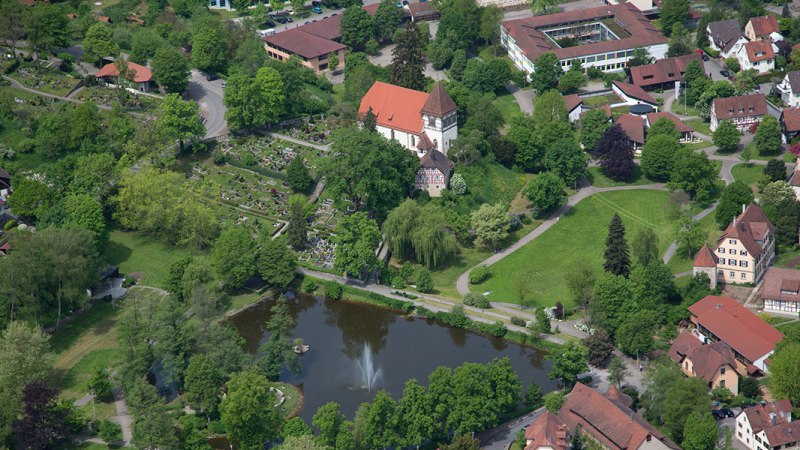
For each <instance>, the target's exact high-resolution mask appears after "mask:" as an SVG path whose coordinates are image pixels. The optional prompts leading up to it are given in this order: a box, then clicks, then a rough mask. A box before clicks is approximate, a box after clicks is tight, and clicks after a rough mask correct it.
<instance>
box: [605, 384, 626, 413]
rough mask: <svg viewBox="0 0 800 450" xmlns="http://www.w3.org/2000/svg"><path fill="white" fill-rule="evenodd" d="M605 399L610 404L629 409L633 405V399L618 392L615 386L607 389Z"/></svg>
mask: <svg viewBox="0 0 800 450" xmlns="http://www.w3.org/2000/svg"><path fill="white" fill-rule="evenodd" d="M605 397H606V398H607V399H609V400H611V401H612V402H614V403H616V404H618V405H622V406H625V407H626V408H630V407H631V405H633V399H632V398H631V396H630V395H628V394H626V393H624V392H622V391H620V390H619V388H618V387H617V385H616V384H612V385H611V386H609V387H608V390H607V391H606V395H605Z"/></svg>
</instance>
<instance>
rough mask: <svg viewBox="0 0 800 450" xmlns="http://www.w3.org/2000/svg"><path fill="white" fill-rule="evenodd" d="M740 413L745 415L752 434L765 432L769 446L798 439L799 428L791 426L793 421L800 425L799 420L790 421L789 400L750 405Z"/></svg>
mask: <svg viewBox="0 0 800 450" xmlns="http://www.w3.org/2000/svg"><path fill="white" fill-rule="evenodd" d="M742 414H744V415H745V416H746V417H747V421H748V422H749V423H750V427H751V428H752V430H753V434H758V433H760V432H762V431H764V432H765V434H766V435H767V439H768V440H769V445H770V447H774V446H776V445H783V444H788V443H791V442H795V441H798V440H800V428H797V427H796V426H792V424H793V423H795V424H799V425H800V421H794V422H792V421H790V420H791V414H792V404H791V403H790V402H789V400H779V401H777V402H769V403H765V404H760V405H754V406H750V407H748V408H745V409H744V410H743V411H742ZM773 421H774V422H773Z"/></svg>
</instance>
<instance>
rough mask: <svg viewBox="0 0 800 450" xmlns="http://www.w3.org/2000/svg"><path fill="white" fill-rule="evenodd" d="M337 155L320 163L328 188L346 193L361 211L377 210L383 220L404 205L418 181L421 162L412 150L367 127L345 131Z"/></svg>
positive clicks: (336, 146)
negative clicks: (416, 179)
mask: <svg viewBox="0 0 800 450" xmlns="http://www.w3.org/2000/svg"><path fill="white" fill-rule="evenodd" d="M331 153H332V154H333V155H336V157H335V158H325V160H324V161H323V162H322V163H321V164H320V165H321V166H322V167H321V171H322V173H323V174H324V175H325V179H326V188H327V189H330V190H331V193H332V194H333V195H334V196H336V197H341V196H342V194H344V195H346V196H347V198H349V199H350V200H351V201H352V202H353V206H354V207H355V209H356V210H357V211H360V210H361V209H362V208H366V209H368V210H372V211H375V212H376V213H377V217H378V218H379V219H383V217H385V215H386V213H387V212H388V211H389V210H391V209H392V208H394V207H395V206H397V205H398V204H400V202H401V201H403V200H404V199H405V197H406V194H407V193H408V189H409V186H411V185H412V184H413V183H414V180H415V178H416V171H417V168H418V166H419V162H418V160H417V159H416V156H414V154H413V153H412V152H409V151H408V150H407V149H406V148H405V147H403V146H402V145H400V144H399V143H398V142H396V141H393V140H392V141H390V140H387V139H386V138H384V137H383V136H381V135H379V134H378V133H372V132H369V131H367V130H352V129H349V130H343V131H342V132H341V133H338V134H336V138H335V140H334V143H333V145H332V147H331Z"/></svg>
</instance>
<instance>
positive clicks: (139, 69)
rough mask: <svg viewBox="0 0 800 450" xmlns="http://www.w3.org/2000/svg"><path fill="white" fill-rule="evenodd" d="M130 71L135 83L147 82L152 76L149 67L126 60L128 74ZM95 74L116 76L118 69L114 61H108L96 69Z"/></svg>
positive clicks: (98, 76)
mask: <svg viewBox="0 0 800 450" xmlns="http://www.w3.org/2000/svg"><path fill="white" fill-rule="evenodd" d="M131 72H133V80H132V81H133V82H135V83H147V82H149V81H150V80H151V79H152V78H153V73H152V72H150V69H148V68H147V67H145V66H140V65H139V64H136V63H135V62H132V61H128V74H130V73H131ZM95 76H96V77H97V78H107V77H118V76H119V70H117V66H116V65H115V64H114V63H109V64H106V65H105V66H103V67H102V68H101V69H100V70H99V71H97V73H96V74H95Z"/></svg>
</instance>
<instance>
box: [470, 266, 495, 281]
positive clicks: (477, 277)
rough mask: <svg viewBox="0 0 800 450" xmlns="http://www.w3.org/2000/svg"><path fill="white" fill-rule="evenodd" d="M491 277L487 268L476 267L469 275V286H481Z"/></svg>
mask: <svg viewBox="0 0 800 450" xmlns="http://www.w3.org/2000/svg"><path fill="white" fill-rule="evenodd" d="M491 276H492V273H491V272H490V271H489V268H488V267H486V266H478V267H476V268H474V269H472V271H470V273H469V282H470V284H481V283H483V282H484V281H486V280H488V279H489V277H491Z"/></svg>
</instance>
